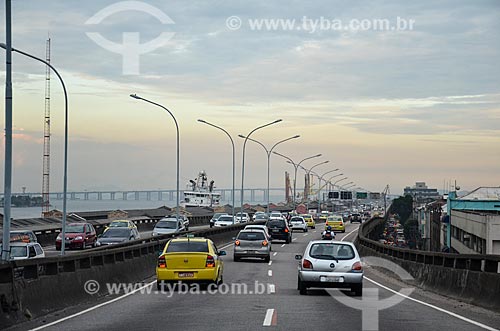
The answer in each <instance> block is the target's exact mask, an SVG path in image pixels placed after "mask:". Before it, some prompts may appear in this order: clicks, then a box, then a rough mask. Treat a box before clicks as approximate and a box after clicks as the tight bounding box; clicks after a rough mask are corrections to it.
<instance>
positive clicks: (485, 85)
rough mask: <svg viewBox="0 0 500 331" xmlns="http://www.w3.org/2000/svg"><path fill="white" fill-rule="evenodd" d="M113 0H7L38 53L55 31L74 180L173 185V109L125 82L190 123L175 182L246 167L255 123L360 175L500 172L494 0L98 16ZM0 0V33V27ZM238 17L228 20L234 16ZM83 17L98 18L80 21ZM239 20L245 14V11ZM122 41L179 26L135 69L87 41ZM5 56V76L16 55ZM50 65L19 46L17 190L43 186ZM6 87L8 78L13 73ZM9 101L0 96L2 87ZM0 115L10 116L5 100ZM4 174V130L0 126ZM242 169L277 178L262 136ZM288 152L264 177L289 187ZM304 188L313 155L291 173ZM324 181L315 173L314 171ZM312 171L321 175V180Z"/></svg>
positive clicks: (266, 134)
mask: <svg viewBox="0 0 500 331" xmlns="http://www.w3.org/2000/svg"><path fill="white" fill-rule="evenodd" d="M117 3H120V2H119V1H108V0H105V1H103V0H100V1H97V0H91V1H85V2H82V1H76V0H67V1H56V0H46V1H35V0H24V1H13V3H12V15H13V26H12V31H13V46H14V47H16V48H19V49H22V50H24V51H26V52H29V53H32V54H34V55H37V56H39V57H44V56H45V41H46V39H47V37H48V36H50V38H51V43H52V49H51V61H52V64H53V65H54V66H55V67H56V68H58V70H59V71H60V73H61V75H62V76H63V78H64V79H65V82H66V85H67V88H68V93H69V107H70V109H69V110H70V144H69V168H68V189H69V190H70V191H72V190H77V191H83V190H85V189H87V190H94V189H117V190H119V189H157V188H162V189H174V188H175V127H174V124H173V121H172V119H171V118H170V117H169V115H168V114H166V113H165V112H164V111H162V110H161V109H160V108H157V107H154V106H152V105H149V104H146V103H144V102H141V101H138V100H134V99H131V98H130V97H129V94H131V93H137V94H139V95H141V96H143V97H145V98H148V99H151V100H154V101H155V102H158V103H160V104H162V105H164V106H166V107H168V108H169V109H170V110H171V111H172V112H173V114H174V115H175V116H176V118H177V121H178V122H179V127H180V146H181V150H180V155H181V189H183V188H184V187H185V184H186V183H187V182H188V180H189V179H193V178H195V177H196V176H197V174H198V172H199V171H200V170H205V171H206V172H207V174H208V176H209V178H210V179H213V180H215V183H216V186H218V187H221V188H230V187H231V148H230V143H229V139H228V138H227V137H226V136H225V135H224V134H223V133H222V132H220V131H218V130H216V129H214V128H211V127H209V126H207V125H204V124H201V123H199V122H197V119H200V118H201V119H204V120H206V121H208V122H211V123H213V124H216V125H219V126H221V127H223V128H225V129H226V130H227V131H228V132H229V133H230V134H231V135H232V136H233V138H234V140H235V143H236V188H237V189H238V188H239V187H240V186H239V185H241V158H242V139H240V138H238V134H243V135H247V134H248V133H249V132H250V131H251V130H252V129H254V128H255V127H257V126H259V125H262V124H265V123H268V122H271V121H273V120H275V119H278V118H282V119H283V122H282V123H279V124H276V125H273V126H270V127H268V128H265V129H262V130H259V131H257V132H255V133H254V135H252V138H254V139H257V140H259V141H261V142H262V143H264V144H265V145H266V146H268V147H270V146H272V145H273V144H274V143H276V142H277V141H279V140H282V139H285V138H288V137H290V136H293V135H296V134H299V135H301V137H300V138H299V139H294V140H292V141H289V142H286V143H284V144H282V145H279V146H278V147H277V148H276V151H278V152H280V153H282V154H284V155H287V156H289V157H290V158H292V159H293V160H296V161H299V160H301V159H303V158H305V157H307V156H310V155H314V154H317V153H322V154H323V156H322V157H321V158H317V159H314V160H310V161H306V162H304V166H305V167H306V168H310V167H311V166H313V165H315V164H316V163H319V162H322V161H325V160H329V161H330V162H329V163H328V164H327V165H321V166H318V167H316V168H315V171H317V172H319V173H320V174H323V173H325V172H327V171H329V170H331V169H334V168H339V169H340V172H343V173H344V174H345V175H346V176H348V177H349V179H348V180H347V181H346V182H348V181H354V182H355V183H356V184H357V186H361V187H363V188H366V189H368V190H370V191H373V192H380V191H382V190H383V189H384V187H385V186H386V185H387V184H389V185H390V187H391V193H392V194H400V193H402V192H403V188H404V187H406V186H413V185H415V182H419V181H423V182H426V184H427V185H428V186H429V187H432V188H437V189H438V190H442V189H443V186H444V183H445V182H447V181H450V180H451V181H455V180H456V181H457V184H458V185H460V187H461V188H462V189H463V190H467V191H472V190H474V189H475V188H477V187H480V186H500V167H499V166H500V66H499V65H498V59H500V20H498V17H500V2H498V1H495V0H491V1H486V0H484V1H474V2H471V1H461V0H459V1H451V0H450V1H444V0H443V1H430V0H429V1H419V2H418V3H406V2H399V1H384V2H381V3H376V2H374V1H358V2H356V3H354V4H351V3H348V2H345V1H314V2H309V3H307V4H305V3H303V2H299V1H291V2H290V1H273V2H269V1H253V2H244V1H213V2H205V1H191V2H189V3H187V2H185V1H168V2H165V1H159V0H158V1H149V0H148V1H140V2H127V3H128V5H130V4H132V3H133V4H139V3H140V4H143V5H144V4H145V5H146V7H147V6H153V7H155V8H157V9H158V10H159V11H161V12H162V13H164V14H165V15H167V16H168V17H169V18H170V19H171V22H168V23H165V24H162V22H161V21H159V20H158V19H157V18H155V17H152V16H151V15H149V14H148V13H145V12H138V11H133V10H127V11H123V12H119V13H114V14H112V15H110V16H109V17H107V18H105V19H103V20H102V22H101V23H99V24H88V21H89V19H90V18H92V17H93V16H94V15H95V14H96V13H98V12H99V11H100V10H102V9H103V8H105V7H106V6H109V5H113V4H117ZM4 10H5V8H4V6H2V7H1V8H0V16H1V23H0V35H1V36H2V37H1V38H0V40H1V41H2V42H4V39H5V12H4ZM234 17H237V18H238V19H240V23H241V26H240V27H238V28H237V26H233V25H231V24H233V23H234V21H233V19H234ZM260 19H284V20H296V21H297V22H303V21H304V20H307V19H310V20H316V21H317V23H318V25H317V27H316V28H317V29H316V30H315V31H312V30H311V29H310V27H309V29H306V28H307V26H303V25H301V26H300V27H301V29H297V28H294V29H288V28H286V27H284V26H278V27H277V28H272V29H265V28H262V29H255V28H254V27H252V22H255V20H260ZM376 19H387V20H389V21H390V22H391V23H394V22H397V20H398V19H404V20H405V21H407V22H409V21H410V20H412V21H414V24H413V28H412V29H411V30H401V31H394V30H390V29H389V30H374V29H368V30H366V31H360V30H355V29H346V30H343V31H338V30H333V29H327V28H326V26H325V24H323V28H324V29H320V25H319V24H320V23H321V21H322V22H323V23H325V22H326V21H327V20H328V21H329V22H330V23H328V25H330V24H331V22H333V21H334V20H341V21H342V22H349V21H352V20H357V21H359V22H361V21H363V20H367V21H370V22H372V21H373V20H376ZM86 23H87V24H86ZM236 23H238V21H237V20H236ZM89 32H94V33H99V34H101V35H102V36H103V38H105V39H108V40H110V41H112V42H115V43H121V42H122V41H123V35H122V34H123V33H124V32H138V33H139V36H140V39H139V42H140V43H141V44H144V43H147V42H148V41H151V40H155V38H157V37H158V36H160V34H161V33H162V32H164V33H168V34H169V38H168V40H166V41H165V43H164V44H162V45H161V46H160V47H157V48H155V49H153V50H151V51H149V52H146V53H144V54H141V55H140V56H139V63H138V70H139V74H138V75H130V74H124V72H123V68H122V63H123V62H122V60H123V58H122V56H121V55H120V54H117V53H113V52H110V51H109V50H106V49H105V48H103V47H101V46H100V45H98V44H97V43H96V42H94V41H93V40H92V39H91V38H90V37H89V35H88V33H89ZM0 57H1V61H2V63H3V66H2V68H3V69H2V70H1V72H0V78H1V80H2V82H4V81H5V69H4V68H5V55H4V52H3V51H2V52H1V53H0ZM44 79H45V67H44V66H43V65H41V64H40V63H37V62H34V61H32V60H30V59H27V58H25V57H22V56H21V55H19V54H13V92H14V99H13V105H14V108H13V109H14V143H13V144H14V146H13V158H14V170H13V184H12V190H13V192H21V191H22V187H26V188H27V191H31V192H35V191H37V192H39V191H41V185H42V146H43V113H44ZM2 90H3V89H2ZM1 109H2V113H3V112H4V103H3V102H2V105H1ZM51 112H52V122H51V123H52V137H51V143H52V145H51V154H52V158H51V185H50V186H51V191H62V150H63V149H62V147H63V146H62V134H63V131H62V130H63V98H62V91H61V88H60V84H59V82H58V81H57V79H56V77H55V76H54V75H52V76H51ZM1 121H2V125H4V122H3V121H4V117H3V116H2V119H1ZM0 152H1V156H0V158H1V164H0V169H1V171H2V176H1V179H0V182H1V183H2V185H3V167H4V142H3V141H2V144H1V151H0ZM246 152H247V154H246V163H245V186H246V187H249V188H251V187H265V186H266V178H267V177H266V175H267V168H266V164H267V163H266V161H267V159H266V154H265V153H264V151H263V149H262V147H260V146H258V145H257V144H255V143H252V142H248V143H247V150H246ZM285 171H288V172H289V173H291V177H292V179H293V167H292V166H291V165H289V164H287V163H286V162H285V160H284V159H282V158H280V157H278V156H272V159H271V186H272V187H284V172H285ZM297 178H298V182H297V188H301V189H302V188H303V185H304V184H303V183H304V171H300V172H299V175H298V176H297ZM315 183H317V179H315ZM316 185H317V184H316Z"/></svg>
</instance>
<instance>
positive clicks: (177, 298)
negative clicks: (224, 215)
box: [11, 224, 500, 331]
mask: <svg viewBox="0 0 500 331" xmlns="http://www.w3.org/2000/svg"><path fill="white" fill-rule="evenodd" d="M358 226H359V225H358V224H355V225H354V224H348V226H347V231H346V233H345V234H337V238H336V239H337V240H340V239H343V238H344V239H345V240H353V239H354V237H355V235H356V230H357V228H358ZM320 231H321V230H320V227H319V226H318V227H317V228H316V230H315V231H314V230H310V231H309V232H308V233H305V234H304V233H300V232H295V233H294V234H293V238H294V239H293V242H292V243H291V244H289V245H284V244H282V243H281V242H274V243H273V256H272V259H271V262H270V263H265V262H261V261H248V262H233V260H232V246H231V245H229V246H228V247H226V248H225V250H226V251H227V253H228V256H227V257H224V263H225V271H224V282H225V284H227V286H228V287H224V288H225V289H226V290H227V289H229V290H230V288H231V287H232V286H233V287H234V285H232V284H240V283H245V284H247V286H248V288H247V290H248V291H252V294H250V293H247V294H237V293H233V294H231V293H227V294H226V293H215V294H207V293H205V294H194V293H181V292H167V293H156V286H153V285H154V284H152V282H153V281H154V278H150V279H147V280H145V282H144V283H143V284H144V285H147V284H151V286H146V287H144V286H143V288H142V292H144V291H148V290H151V293H141V291H138V292H137V293H134V294H131V295H128V296H117V295H115V296H107V297H101V298H98V299H96V300H93V302H91V303H88V304H82V305H81V306H78V307H70V308H68V309H66V310H64V311H61V312H58V313H57V314H51V315H49V316H46V317H44V318H40V319H37V320H34V321H31V322H28V323H24V324H22V325H18V326H16V327H14V328H11V329H12V330H26V329H33V328H38V327H40V328H43V329H44V330H120V331H121V330H123V329H128V330H214V331H215V330H256V329H260V328H271V329H276V330H334V329H335V330H391V331H393V330H407V331H409V330H426V331H432V330H436V331H443V330H454V331H458V330H467V331H474V330H495V329H500V316H499V315H498V314H495V313H493V312H491V311H487V310H484V309H481V308H478V307H474V306H469V305H467V304H463V303H460V302H458V301H455V300H452V299H450V298H446V297H443V296H440V295H436V294H434V293H431V292H427V291H423V290H420V289H416V290H415V291H413V293H411V295H410V298H411V299H408V298H403V297H400V296H398V295H394V294H393V293H392V292H390V291H389V290H388V289H393V290H395V291H399V290H400V288H401V287H402V286H403V287H408V285H405V284H404V283H402V282H400V281H398V280H396V279H394V278H391V277H389V276H386V274H385V273H382V272H381V271H379V270H377V269H376V267H375V266H374V265H369V266H367V267H365V280H364V294H363V300H360V299H359V298H356V297H353V296H352V295H351V294H350V292H347V291H343V292H338V291H336V290H322V289H312V290H309V293H308V295H306V296H301V295H299V292H298V290H297V289H296V286H297V262H296V261H295V260H294V255H295V254H302V253H303V251H304V249H305V246H306V244H307V243H308V241H309V240H312V239H319V238H320ZM256 282H258V284H262V285H261V288H260V289H259V288H257V291H256V290H255V287H254V285H255V283H256ZM374 282H376V283H378V284H380V285H376V284H375V283H374ZM101 286H104V284H101ZM262 286H264V288H265V290H264V291H265V293H264V294H256V292H258V290H262ZM224 291H225V290H224ZM221 292H222V287H221ZM338 294H340V295H341V299H336V298H335V297H334V296H336V295H338ZM379 299H383V300H385V301H380V300H379ZM391 299H392V301H390V302H389V304H387V302H388V301H387V300H391ZM395 299H401V300H395ZM89 300H92V298H91V296H90V295H89ZM113 300H115V301H113ZM339 300H341V301H344V300H349V303H347V304H344V303H341V302H340V301H339ZM355 300H357V301H355ZM353 302H354V303H353ZM386 304H387V306H388V307H387V308H386V309H384V310H377V307H378V308H381V307H382V306H383V305H386ZM362 307H364V308H363V309H361V308H362ZM86 309H89V311H87V310H86ZM370 312H371V313H370ZM75 314H79V315H77V316H75ZM50 323H54V324H52V325H51V324H50ZM45 326H46V328H44V327H45Z"/></svg>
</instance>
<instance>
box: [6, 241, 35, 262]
mask: <svg viewBox="0 0 500 331" xmlns="http://www.w3.org/2000/svg"><path fill="white" fill-rule="evenodd" d="M9 245H10V259H11V260H27V259H34V258H40V257H45V252H44V251H43V248H42V246H41V245H40V244H39V243H24V242H11V243H10V244H9ZM1 249H2V244H0V250H1Z"/></svg>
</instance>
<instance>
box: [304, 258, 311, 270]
mask: <svg viewBox="0 0 500 331" xmlns="http://www.w3.org/2000/svg"><path fill="white" fill-rule="evenodd" d="M302 268H304V269H312V268H313V264H312V263H311V261H309V260H307V259H304V261H303V262H302Z"/></svg>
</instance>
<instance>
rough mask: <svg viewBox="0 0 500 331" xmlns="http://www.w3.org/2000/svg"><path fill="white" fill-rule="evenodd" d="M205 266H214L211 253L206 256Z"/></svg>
mask: <svg viewBox="0 0 500 331" xmlns="http://www.w3.org/2000/svg"><path fill="white" fill-rule="evenodd" d="M205 267H207V268H213V267H215V260H214V257H213V256H212V255H208V256H207V263H206V264H205Z"/></svg>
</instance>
